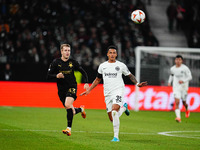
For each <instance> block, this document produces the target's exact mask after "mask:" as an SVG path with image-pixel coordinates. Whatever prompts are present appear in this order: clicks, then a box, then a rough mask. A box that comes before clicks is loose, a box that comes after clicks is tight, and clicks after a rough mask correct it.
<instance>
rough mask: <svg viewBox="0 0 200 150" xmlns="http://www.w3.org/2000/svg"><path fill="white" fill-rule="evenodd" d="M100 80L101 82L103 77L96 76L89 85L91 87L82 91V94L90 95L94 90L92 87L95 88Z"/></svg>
mask: <svg viewBox="0 0 200 150" xmlns="http://www.w3.org/2000/svg"><path fill="white" fill-rule="evenodd" d="M100 82H101V78H98V77H96V79H95V80H94V81H93V83H92V85H91V86H90V87H89V89H88V90H86V91H85V92H83V93H81V94H80V96H83V95H88V94H89V93H90V92H91V91H92V89H94V88H95V87H96V86H97V85H98V84H99V83H100Z"/></svg>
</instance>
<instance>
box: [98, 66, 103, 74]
mask: <svg viewBox="0 0 200 150" xmlns="http://www.w3.org/2000/svg"><path fill="white" fill-rule="evenodd" d="M98 73H99V74H103V71H102V65H99V68H98Z"/></svg>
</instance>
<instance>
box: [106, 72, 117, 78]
mask: <svg viewBox="0 0 200 150" xmlns="http://www.w3.org/2000/svg"><path fill="white" fill-rule="evenodd" d="M104 75H105V77H106V76H108V78H116V77H117V73H104Z"/></svg>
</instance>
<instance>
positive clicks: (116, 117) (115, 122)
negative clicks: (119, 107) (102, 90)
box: [112, 110, 120, 139]
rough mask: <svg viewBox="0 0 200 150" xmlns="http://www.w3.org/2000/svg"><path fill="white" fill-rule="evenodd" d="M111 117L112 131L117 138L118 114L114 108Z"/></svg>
mask: <svg viewBox="0 0 200 150" xmlns="http://www.w3.org/2000/svg"><path fill="white" fill-rule="evenodd" d="M112 118H113V131H114V137H116V138H118V139H119V124H120V123H119V114H118V112H117V111H116V110H113V111H112Z"/></svg>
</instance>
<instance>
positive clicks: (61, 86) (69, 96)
mask: <svg viewBox="0 0 200 150" xmlns="http://www.w3.org/2000/svg"><path fill="white" fill-rule="evenodd" d="M60 50H61V58H58V59H55V60H54V61H53V62H52V63H51V64H50V67H49V69H48V73H47V79H51V78H56V79H57V87H58V96H59V98H60V100H61V102H62V104H63V106H64V107H65V108H66V111H67V123H68V125H67V129H66V130H63V133H64V134H67V135H68V136H70V135H71V127H72V121H73V116H74V115H75V114H77V113H79V112H81V115H82V117H83V118H86V113H85V110H84V107H80V108H74V107H73V102H74V101H75V100H76V98H77V96H76V93H77V82H76V78H75V76H74V71H75V70H77V71H80V72H81V73H82V75H83V76H84V78H85V85H84V89H88V88H89V85H88V76H87V73H86V72H85V71H84V70H83V68H82V67H81V66H80V65H79V63H78V62H77V61H76V60H74V59H71V58H69V57H70V52H71V48H70V45H69V44H62V45H61V47H60Z"/></svg>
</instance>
